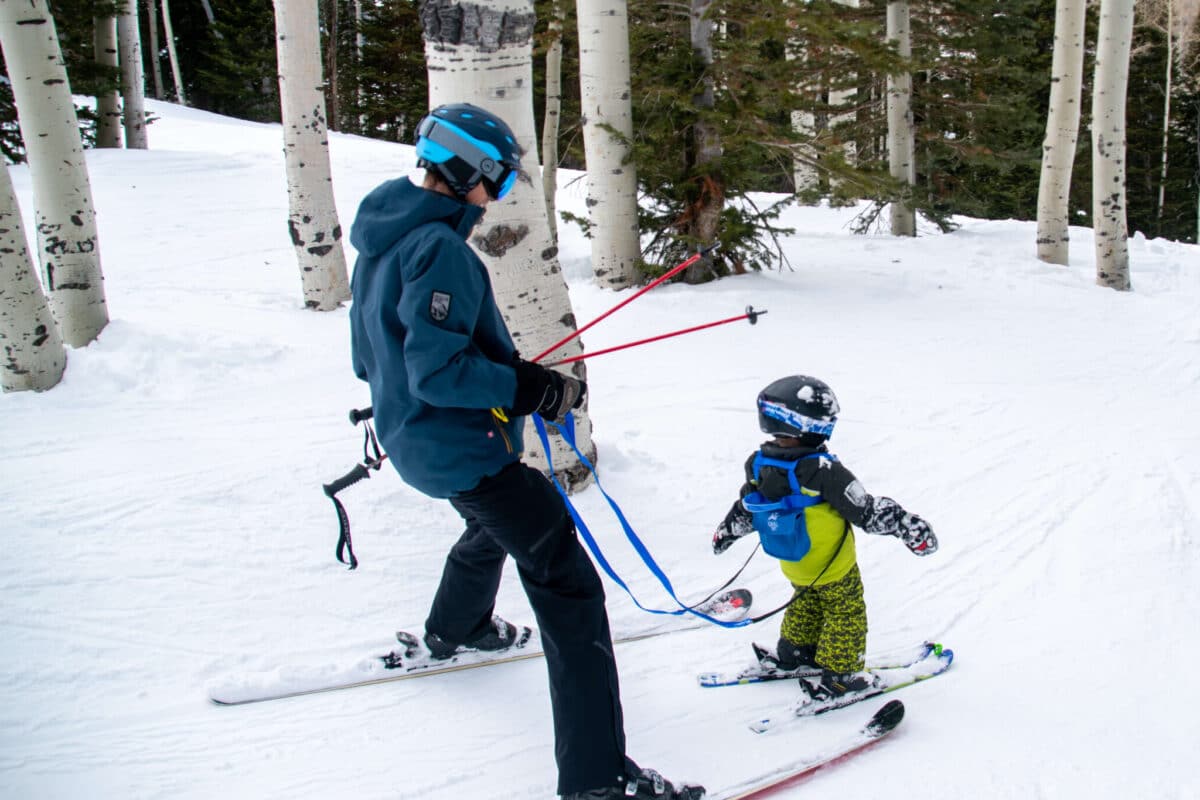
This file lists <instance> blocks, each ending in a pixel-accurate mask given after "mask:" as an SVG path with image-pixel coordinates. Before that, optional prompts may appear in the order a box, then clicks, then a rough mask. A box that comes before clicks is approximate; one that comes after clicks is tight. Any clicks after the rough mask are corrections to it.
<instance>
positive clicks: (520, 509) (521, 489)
mask: <svg viewBox="0 0 1200 800" xmlns="http://www.w3.org/2000/svg"><path fill="white" fill-rule="evenodd" d="M450 503H451V504H452V505H453V506H454V508H455V509H456V510H457V511H458V513H459V514H460V515H462V518H463V519H464V520H466V523H467V529H466V531H465V532H464V533H463V535H462V538H460V539H459V540H458V543H457V544H455V545H454V547H452V548H451V550H450V553H449V555H448V556H447V557H446V566H445V569H444V571H443V572H442V582H441V585H440V586H438V590H437V594H436V595H435V596H434V599H433V607H432V609H431V610H430V612H429V619H428V620H426V622H425V629H426V630H427V631H429V632H430V633H435V634H437V635H438V636H440V637H442V638H443V639H445V640H446V641H448V642H455V643H460V644H461V643H464V642H469V641H471V640H472V639H474V638H476V637H478V636H480V635H482V634H483V633H486V632H487V631H488V630H489V627H490V625H491V618H492V611H493V608H494V606H495V602H496V591H497V589H498V588H499V586H500V574H501V571H502V570H503V568H504V561H505V557H506V556H512V559H513V561H514V562H515V563H516V565H517V571H518V574H519V575H520V577H521V584H522V585H523V586H524V587H525V594H526V595H527V596H528V597H529V604H530V606H531V607H532V608H533V613H534V615H535V616H536V617H537V624H538V630H539V633H540V635H541V640H542V646H543V647H544V648H545V651H546V668H547V670H548V672H549V677H550V702H551V705H552V707H553V713H554V741H555V744H554V756H555V759H556V760H557V762H558V793H559V794H567V793H569V792H581V791H586V790H588V789H597V788H600V787H604V786H613V785H616V784H617V783H618V781H620V780H621V779H623V777H624V776H625V775H626V773H627V771H628V770H629V769H631V768H633V766H634V765H633V764H632V762H627V761H626V758H625V729H624V722H623V719H622V714H621V697H620V690H619V688H618V685H617V666H616V662H615V660H614V659H613V648H612V634H611V633H610V632H609V626H608V612H607V610H606V609H605V607H604V587H603V585H602V584H601V583H600V577H599V576H598V575H597V574H596V568H595V567H594V566H593V565H592V562H591V559H589V558H588V556H587V553H586V552H584V549H583V547H582V546H581V545H580V543H579V539H578V538H577V537H576V535H575V525H574V522H573V521H572V520H571V517H570V515H569V514H568V513H567V508H566V504H565V503H564V502H563V500H562V498H561V497H560V496H559V494H558V492H557V491H556V490H555V488H554V486H553V484H551V483H550V481H549V480H548V479H547V478H546V477H545V476H544V475H542V473H540V472H538V471H537V470H535V469H532V468H531V467H528V466H526V465H525V464H523V463H521V462H516V463H514V464H511V465H509V466H508V467H506V468H505V469H504V470H503V471H501V472H500V473H499V474H497V475H494V476H491V477H488V478H485V479H484V480H483V481H481V482H480V484H479V485H478V486H477V487H476V488H474V489H472V490H471V491H469V492H464V493H462V494H459V495H456V496H455V497H452V498H451V499H450Z"/></svg>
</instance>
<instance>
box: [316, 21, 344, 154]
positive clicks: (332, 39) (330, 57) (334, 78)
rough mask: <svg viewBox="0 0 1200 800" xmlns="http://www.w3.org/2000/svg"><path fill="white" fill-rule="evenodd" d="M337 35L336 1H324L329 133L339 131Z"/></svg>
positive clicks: (326, 95)
mask: <svg viewBox="0 0 1200 800" xmlns="http://www.w3.org/2000/svg"><path fill="white" fill-rule="evenodd" d="M318 30H320V28H318ZM339 35H340V34H339V33H338V0H325V78H326V80H325V118H326V120H327V121H328V123H329V130H331V131H336V130H341V128H340V127H339V126H338V118H339V110H338V36H339Z"/></svg>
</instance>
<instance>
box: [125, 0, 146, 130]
mask: <svg viewBox="0 0 1200 800" xmlns="http://www.w3.org/2000/svg"><path fill="white" fill-rule="evenodd" d="M117 41H118V43H119V46H120V49H121V105H122V106H123V112H124V113H123V115H122V122H123V123H124V126H125V146H126V147H128V148H130V149H134V150H145V149H146V148H147V147H149V146H150V145H149V142H148V141H147V139H146V103H145V95H144V92H145V88H144V87H145V83H146V82H145V77H144V76H143V74H142V40H141V36H140V35H139V33H138V14H137V0H127V4H126V7H125V11H124V12H123V13H122V14H121V16H119V17H117Z"/></svg>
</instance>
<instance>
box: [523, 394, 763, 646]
mask: <svg viewBox="0 0 1200 800" xmlns="http://www.w3.org/2000/svg"><path fill="white" fill-rule="evenodd" d="M531 416H532V417H533V426H534V428H535V429H536V430H537V434H538V438H539V439H541V440H542V448H543V449H544V450H545V451H546V463H547V465H548V466H549V468H550V480H552V481H553V482H554V487H555V488H556V489H558V493H559V494H560V495H562V498H563V502H565V503H566V506H567V511H568V512H569V513H570V514H571V519H573V520H574V521H575V527H576V528H577V529H578V530H579V533H580V535H581V536H583V541H584V542H586V543H587V546H588V549H589V550H591V551H592V555H593V556H595V558H596V563H598V564H599V565H600V568H601V569H603V570H604V572H605V573H606V574H607V575H608V577H610V578H612V580H613V582H614V583H615V584H617V585H618V586H620V587H621V588H622V589H624V590H625V593H626V594H628V595H629V598H630V599H631V600H633V603H634V605H636V606H637V607H638V608H640V609H641V610H642V611H645V612H647V613H650V614H667V615H671V616H678V615H681V614H692V615H694V616H697V617H700V618H701V619H703V620H706V621H708V622H711V623H712V624H714V625H720V626H721V627H722V628H741V627H743V626H745V625H749V624H750V622H751V620H748V619H743V620H738V621H736V622H725V621H723V620H719V619H716V618H714V617H711V616H709V615H708V614H705V613H703V612H701V611H697V610H696V609H695V608H694V607H693V606H688V605H685V604H684V603H683V602H682V601H680V599H679V598H678V597H677V596H676V595H675V590H674V588H672V586H671V581H670V579H669V578H668V577H667V576H666V574H665V573H664V572H663V571H662V569H661V568H660V567H659V566H658V563H657V562H655V560H654V557H653V556H652V555H650V551H649V550H647V549H646V545H645V544H643V543H642V540H641V539H640V538H639V537H638V535H637V533H635V532H634V530H633V527H632V526H631V525H630V524H629V521H628V520H627V519H626V518H625V514H624V513H622V511H621V508H620V506H618V505H617V504H616V501H614V500H613V499H612V497H610V496H609V494H608V492H606V491H604V487H603V486H601V485H600V476H599V475H597V474H596V469H595V467H593V466H592V464H591V462H590V461H588V459H587V457H586V456H585V455H584V454H583V453H581V452H580V451H579V447H578V446H577V445H576V444H575V417H574V416H573V415H572V414H571V413H570V412H567V416H566V419H565V420H564V422H563V424H562V425H559V424H558V423H556V422H551V423H550V425H552V426H553V427H554V428H555V430H557V431H558V432H559V433H561V434H562V437H563V439H564V440H566V442H567V444H569V445H571V449H572V450H574V451H575V455H576V456H577V457H578V458H579V463H581V464H583V465H584V466H585V467H587V470H588V472H590V473H591V474H592V477H593V478H594V479H595V481H596V488H597V489H599V490H600V494H602V495H603V496H604V499H605V500H606V501H607V502H608V505H609V507H610V508H611V509H612V510H613V514H614V515H615V516H616V518H617V520H618V521H619V522H620V523H621V528H622V529H623V530H624V531H625V538H626V539H628V540H629V543H630V544H631V545H633V549H634V550H635V551H637V554H638V555H639V556H641V558H642V562H643V563H644V564H645V565H646V567H647V569H649V570H650V572H651V573H652V574H653V575H654V577H656V578H658V581H659V583H661V584H662V586H663V588H664V589H666V590H667V594H669V595H670V596H671V599H672V600H674V601H675V603H676V604H677V605H678V606H679V608H678V609H674V610H664V609H656V608H646V607H645V606H644V605H642V604H641V603H640V602H638V599H637V597H635V596H634V594H633V592H632V591H631V590H630V589H629V587H628V586H627V585H626V584H625V581H623V580H622V579H621V576H620V575H618V574H617V573H616V571H615V570H614V569H613V568H612V566H611V565H610V564H609V563H608V559H606V558H605V557H604V553H603V552H602V551H601V550H600V545H599V544H598V543H597V542H596V539H595V537H593V536H592V532H591V531H590V530H588V527H587V524H586V523H585V522H584V521H583V517H581V516H580V515H579V512H578V511H577V510H576V508H575V505H574V504H573V503H572V502H571V498H570V497H568V496H567V492H566V490H565V489H563V487H562V484H560V483H559V481H558V477H557V476H556V475H555V474H554V460H553V456H552V455H551V451H550V439H549V437H548V436H547V435H546V423H545V422H543V420H542V418H541V416H539V415H537V414H533V415H531Z"/></svg>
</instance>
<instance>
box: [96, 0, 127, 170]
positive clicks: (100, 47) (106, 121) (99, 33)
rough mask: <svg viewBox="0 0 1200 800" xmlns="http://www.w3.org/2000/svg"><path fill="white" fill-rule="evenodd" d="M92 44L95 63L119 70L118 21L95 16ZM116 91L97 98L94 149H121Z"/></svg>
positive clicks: (102, 93) (117, 95) (119, 110)
mask: <svg viewBox="0 0 1200 800" xmlns="http://www.w3.org/2000/svg"><path fill="white" fill-rule="evenodd" d="M92 44H93V46H94V47H95V52H96V63H98V64H101V65H103V66H106V67H113V68H116V67H119V66H120V62H119V61H118V60H117V18H116V17H96V18H94V19H93V20H92ZM119 98H120V95H119V94H118V93H117V91H116V90H113V91H111V92H101V93H100V94H98V95H96V147H120V146H121V101H120V99H119Z"/></svg>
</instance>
